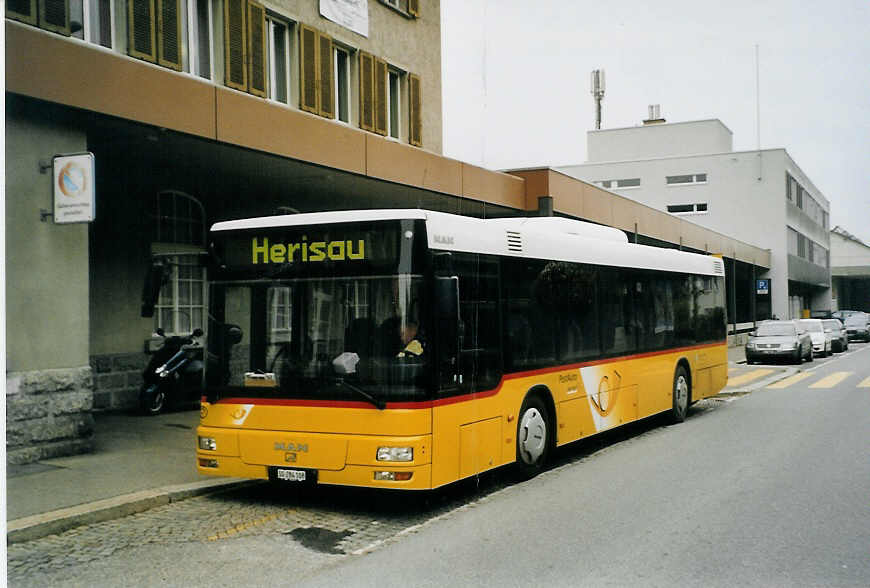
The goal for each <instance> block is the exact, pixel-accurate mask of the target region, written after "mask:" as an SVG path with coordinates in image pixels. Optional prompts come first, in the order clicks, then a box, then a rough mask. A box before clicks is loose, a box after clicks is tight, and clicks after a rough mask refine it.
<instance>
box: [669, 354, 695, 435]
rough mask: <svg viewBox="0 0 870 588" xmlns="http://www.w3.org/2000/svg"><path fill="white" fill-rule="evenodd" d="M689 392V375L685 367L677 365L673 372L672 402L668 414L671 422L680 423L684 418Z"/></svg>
mask: <svg viewBox="0 0 870 588" xmlns="http://www.w3.org/2000/svg"><path fill="white" fill-rule="evenodd" d="M690 394H691V386H690V385H689V375H688V373H687V372H686V368H685V367H683V366H682V365H679V366H677V371H676V372H675V373H674V387H673V403H672V406H671V415H670V416H671V420H672V421H673V422H675V423H682V422H683V421H684V420H686V413H687V412H688V411H689V396H690Z"/></svg>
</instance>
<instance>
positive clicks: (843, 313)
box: [831, 310, 861, 323]
mask: <svg viewBox="0 0 870 588" xmlns="http://www.w3.org/2000/svg"><path fill="white" fill-rule="evenodd" d="M856 312H861V311H860V310H835V311H834V312H832V313H831V316H832V317H834V318H835V319H840V320H841V321H843V323H845V322H846V319H847V318H849V317H850V316H851V315H853V314H855V313H856Z"/></svg>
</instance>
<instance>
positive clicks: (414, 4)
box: [408, 0, 420, 18]
mask: <svg viewBox="0 0 870 588" xmlns="http://www.w3.org/2000/svg"><path fill="white" fill-rule="evenodd" d="M408 14H410V15H411V16H413V17H414V18H420V0H408Z"/></svg>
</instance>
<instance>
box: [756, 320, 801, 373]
mask: <svg viewBox="0 0 870 588" xmlns="http://www.w3.org/2000/svg"><path fill="white" fill-rule="evenodd" d="M770 359H787V360H790V361H791V362H793V363H800V362H801V361H802V360H804V359H806V360H807V361H812V360H813V341H812V339H811V338H810V335H809V333H807V331H806V329H805V328H803V326H802V325H800V324H799V323H797V322H795V321H765V322H763V323H761V325H759V326H758V330H757V331H754V332H753V333H751V334H750V335H749V341H748V342H747V343H746V363H748V364H752V363H755V362H757V361H767V360H770Z"/></svg>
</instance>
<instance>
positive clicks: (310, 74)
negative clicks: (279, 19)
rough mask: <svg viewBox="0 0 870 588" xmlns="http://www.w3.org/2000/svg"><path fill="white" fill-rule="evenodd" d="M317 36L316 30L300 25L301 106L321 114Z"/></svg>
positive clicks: (308, 110)
mask: <svg viewBox="0 0 870 588" xmlns="http://www.w3.org/2000/svg"><path fill="white" fill-rule="evenodd" d="M317 36H318V33H317V31H316V30H314V29H312V28H311V27H308V26H305V25H304V24H303V25H299V92H300V96H299V107H300V108H302V110H304V111H306V112H313V113H314V114H320V106H319V101H318V100H317V45H318V43H317Z"/></svg>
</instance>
